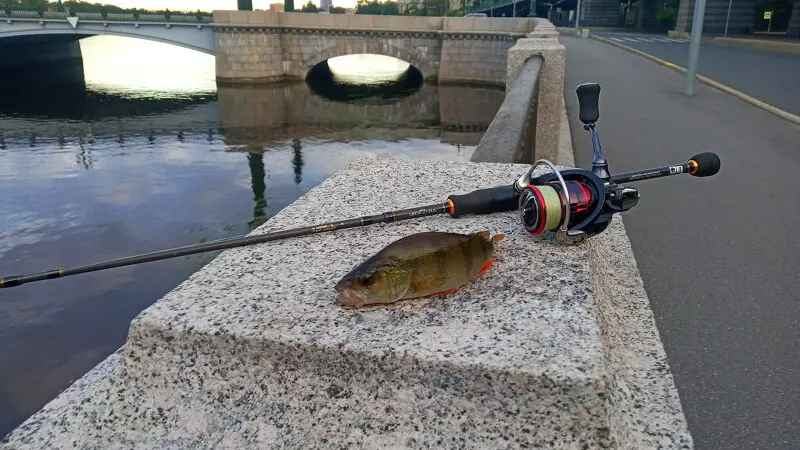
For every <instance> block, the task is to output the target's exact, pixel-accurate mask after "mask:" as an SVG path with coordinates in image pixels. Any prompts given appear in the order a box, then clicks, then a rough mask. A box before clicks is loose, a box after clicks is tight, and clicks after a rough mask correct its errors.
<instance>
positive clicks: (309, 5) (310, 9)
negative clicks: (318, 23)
mask: <svg viewBox="0 0 800 450" xmlns="http://www.w3.org/2000/svg"><path fill="white" fill-rule="evenodd" d="M300 11H302V12H310V13H315V12H319V8H317V5H315V4H314V2H312V1H311V0H308V3H306V4H305V5H303V7H302V8H300Z"/></svg>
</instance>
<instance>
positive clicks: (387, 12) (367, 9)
mask: <svg viewBox="0 0 800 450" xmlns="http://www.w3.org/2000/svg"><path fill="white" fill-rule="evenodd" d="M356 14H373V15H379V16H397V15H400V7H399V6H398V4H397V2H393V1H390V0H387V1H383V2H381V1H378V0H370V1H367V0H358V3H357V4H356Z"/></svg>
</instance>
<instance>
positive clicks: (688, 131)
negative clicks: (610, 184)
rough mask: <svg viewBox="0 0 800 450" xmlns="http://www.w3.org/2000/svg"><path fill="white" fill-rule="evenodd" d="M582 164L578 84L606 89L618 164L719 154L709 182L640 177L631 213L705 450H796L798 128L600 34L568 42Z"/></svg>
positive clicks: (586, 159) (666, 339)
mask: <svg viewBox="0 0 800 450" xmlns="http://www.w3.org/2000/svg"><path fill="white" fill-rule="evenodd" d="M561 41H562V42H563V43H564V45H566V47H567V72H566V81H565V93H566V99H567V108H568V114H569V117H570V128H571V133H572V137H573V142H574V145H575V147H576V164H577V165H579V166H580V167H584V168H590V167H591V156H592V147H591V139H590V136H589V133H588V132H587V131H585V130H583V127H582V126H581V124H580V122H579V121H578V120H577V118H578V104H577V99H576V96H575V87H576V86H577V85H578V84H580V83H583V82H589V81H596V82H598V83H600V85H601V94H600V120H599V121H598V124H597V129H598V132H599V135H600V140H601V144H602V149H603V152H604V153H605V155H606V156H607V158H608V161H609V167H610V170H611V172H612V174H613V173H619V172H624V171H629V170H637V169H644V168H649V167H656V166H662V165H666V164H672V163H680V162H682V161H685V160H687V159H688V158H689V157H691V156H692V155H694V154H696V153H699V152H701V151H714V152H716V153H717V154H718V155H719V156H720V159H721V160H722V169H721V171H720V173H719V174H718V175H716V176H714V177H711V178H693V177H690V176H686V175H680V176H675V177H666V178H662V179H656V180H650V181H643V182H640V183H637V184H636V186H637V187H638V188H639V189H640V193H641V200H640V202H639V205H638V206H636V207H635V208H634V209H633V210H631V211H628V212H626V213H624V215H623V218H624V221H625V224H626V229H627V231H628V234H629V236H630V240H631V243H632V245H633V250H634V254H635V256H636V259H637V263H638V265H639V269H640V271H641V274H642V278H643V280H644V284H645V288H646V289H647V292H648V294H649V296H650V301H651V304H652V308H653V312H654V314H655V318H656V322H657V326H658V328H659V332H660V333H661V337H662V340H663V343H664V347H665V349H666V352H667V355H668V358H669V363H670V367H671V370H672V372H673V375H674V377H675V382H676V385H677V387H678V391H679V394H680V397H681V402H682V404H683V407H684V412H685V414H686V417H687V420H688V423H689V427H690V430H691V433H692V435H693V437H694V440H695V445H696V448H697V449H725V450H733V449H747V450H752V449H764V448H786V449H790V448H791V449H795V450H796V449H798V448H800V358H798V352H799V351H800V220H799V219H800V212H798V211H800V176H798V171H799V170H800V151H799V150H800V147H799V146H798V145H800V144H798V142H800V126H797V125H794V124H791V123H789V122H788V121H785V120H783V119H781V118H779V117H776V116H774V115H772V114H770V113H768V112H766V111H762V110H760V109H758V108H756V107H754V106H752V105H750V104H748V103H745V102H743V101H742V100H739V99H737V98H735V97H732V96H730V95H727V94H724V93H721V92H718V91H715V90H712V89H710V88H709V87H707V86H705V85H703V84H698V85H697V88H696V96H694V97H686V96H685V95H684V94H683V93H682V89H683V76H682V75H681V74H680V73H677V72H675V71H673V70H670V69H668V68H666V67H663V66H660V65H658V64H656V63H654V62H651V61H649V60H647V59H645V58H642V57H640V56H637V55H634V54H631V53H629V52H626V51H624V50H622V49H619V48H616V47H613V46H611V45H608V44H604V43H601V42H599V41H596V40H592V39H580V38H575V37H571V36H566V35H563V36H562V37H561Z"/></svg>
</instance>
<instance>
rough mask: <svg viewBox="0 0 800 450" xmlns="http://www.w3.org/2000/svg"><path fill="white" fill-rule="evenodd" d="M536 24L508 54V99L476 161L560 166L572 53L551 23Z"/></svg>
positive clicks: (475, 158)
mask: <svg viewBox="0 0 800 450" xmlns="http://www.w3.org/2000/svg"><path fill="white" fill-rule="evenodd" d="M535 23H536V24H535V26H534V29H533V31H532V32H530V33H528V35H527V37H526V38H523V39H519V40H518V41H517V42H516V43H515V44H514V46H513V47H512V48H511V49H510V50H509V51H508V68H507V73H506V77H507V78H506V96H505V99H504V100H503V104H502V105H500V108H499V110H498V111H497V114H496V115H495V117H494V119H493V120H492V122H491V123H490V124H489V127H488V128H487V129H486V132H485V133H484V134H483V137H482V138H481V140H480V142H479V143H478V146H477V147H476V149H475V151H474V152H473V154H472V157H471V158H470V160H471V161H475V162H505V163H525V164H530V163H533V162H534V161H536V160H537V159H541V158H544V159H548V160H550V161H553V162H555V163H556V164H559V163H560V162H559V158H561V152H560V135H561V127H562V123H561V121H562V116H563V115H564V108H565V106H564V96H563V92H564V91H563V90H564V71H565V63H566V49H565V47H564V45H563V44H561V43H560V42H558V31H557V30H556V28H555V27H554V26H553V24H552V23H551V22H550V21H548V20H546V19H541V18H537V19H536V22H535Z"/></svg>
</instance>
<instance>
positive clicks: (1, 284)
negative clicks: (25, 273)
mask: <svg viewBox="0 0 800 450" xmlns="http://www.w3.org/2000/svg"><path fill="white" fill-rule="evenodd" d="M21 284H22V276H21V275H11V276H10V277H3V278H0V288H10V287H14V286H19V285H21Z"/></svg>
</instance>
